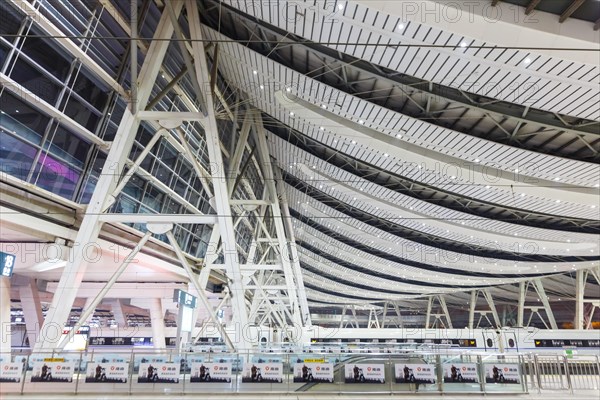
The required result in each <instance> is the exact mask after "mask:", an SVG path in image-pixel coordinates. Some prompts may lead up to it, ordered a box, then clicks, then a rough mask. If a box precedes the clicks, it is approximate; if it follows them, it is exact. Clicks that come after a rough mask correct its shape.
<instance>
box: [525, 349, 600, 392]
mask: <svg viewBox="0 0 600 400" xmlns="http://www.w3.org/2000/svg"><path fill="white" fill-rule="evenodd" d="M526 361H527V363H528V365H529V367H528V370H529V371H530V372H531V374H530V375H531V376H532V377H534V379H532V380H531V386H530V388H531V389H537V390H538V391H541V390H544V389H551V390H568V391H570V392H571V393H573V392H574V391H576V390H599V389H600V358H599V356H598V355H590V356H579V357H576V358H569V357H567V356H563V355H553V356H545V355H544V356H542V355H530V356H528V357H527V360H526Z"/></svg>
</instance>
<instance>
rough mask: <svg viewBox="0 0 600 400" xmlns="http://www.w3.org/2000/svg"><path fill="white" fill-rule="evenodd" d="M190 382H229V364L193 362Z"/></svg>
mask: <svg viewBox="0 0 600 400" xmlns="http://www.w3.org/2000/svg"><path fill="white" fill-rule="evenodd" d="M190 382H217V383H223V382H231V364H230V363H203V362H194V363H192V372H191V374H190Z"/></svg>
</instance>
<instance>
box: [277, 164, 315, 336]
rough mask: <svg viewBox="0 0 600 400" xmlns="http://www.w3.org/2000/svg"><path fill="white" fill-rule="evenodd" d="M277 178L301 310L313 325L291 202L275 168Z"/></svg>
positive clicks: (305, 320)
mask: <svg viewBox="0 0 600 400" xmlns="http://www.w3.org/2000/svg"><path fill="white" fill-rule="evenodd" d="M275 178H276V179H277V190H278V194H279V197H280V199H281V212H282V215H283V223H284V224H285V226H286V230H287V234H288V241H289V251H290V254H289V256H290V261H291V264H292V269H293V271H294V275H295V276H296V284H297V285H298V301H299V303H300V311H301V313H302V321H303V322H304V325H305V326H311V325H312V321H311V319H310V309H309V308H308V299H307V297H306V289H305V287H304V279H303V278H302V267H301V266H300V256H299V255H298V247H297V246H296V235H295V234H294V227H293V225H292V216H291V214H290V209H289V203H288V200H287V195H286V193H285V185H284V183H283V179H282V177H281V171H280V170H279V169H276V170H275Z"/></svg>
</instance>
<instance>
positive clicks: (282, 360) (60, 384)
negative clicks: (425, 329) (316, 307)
mask: <svg viewBox="0 0 600 400" xmlns="http://www.w3.org/2000/svg"><path fill="white" fill-rule="evenodd" d="M482 357H483V356H475V357H471V356H469V357H462V356H458V357H457V356H447V355H440V354H405V355H390V354H364V355H349V354H331V353H327V354H315V353H311V354H306V353H302V354H289V353H280V354H277V353H269V354H264V353H175V352H168V353H137V352H135V353H134V352H132V353H129V354H122V353H120V354H119V353H93V352H92V353H87V352H81V353H74V352H65V353H59V354H55V353H52V354H31V355H27V356H21V355H12V356H11V357H10V358H8V357H1V361H0V363H1V365H0V371H2V372H0V381H1V382H3V383H2V392H3V393H22V394H30V393H92V392H98V391H103V392H111V393H129V394H134V393H148V392H160V393H173V394H176V393H181V394H185V393H207V394H210V393H227V392H239V393H244V392H252V393H261V392H264V393H294V392H311V393H398V392H415V391H420V392H423V391H424V392H432V393H435V392H438V393H445V392H452V393H457V392H468V393H482V392H486V393H487V392H502V393H524V392H526V391H527V387H528V386H527V380H526V379H527V377H526V376H525V375H524V374H523V370H522V368H521V364H522V361H523V360H522V359H521V357H520V356H519V357H514V356H512V357H510V358H507V357H505V356H498V357H493V358H492V357H490V356H485V359H483V358H482Z"/></svg>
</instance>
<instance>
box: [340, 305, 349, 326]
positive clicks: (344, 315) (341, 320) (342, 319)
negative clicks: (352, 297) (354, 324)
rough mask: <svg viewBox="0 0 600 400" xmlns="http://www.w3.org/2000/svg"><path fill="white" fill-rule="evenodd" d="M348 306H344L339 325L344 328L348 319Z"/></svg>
mask: <svg viewBox="0 0 600 400" xmlns="http://www.w3.org/2000/svg"><path fill="white" fill-rule="evenodd" d="M347 308H348V307H347V306H344V307H343V308H342V315H341V318H340V326H339V328H340V329H342V328H343V327H344V320H345V319H346V309H347Z"/></svg>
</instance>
